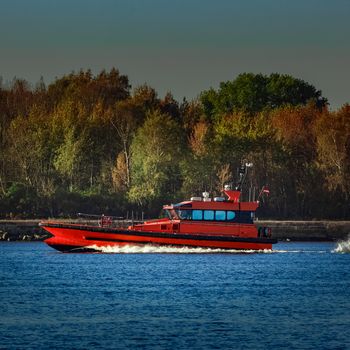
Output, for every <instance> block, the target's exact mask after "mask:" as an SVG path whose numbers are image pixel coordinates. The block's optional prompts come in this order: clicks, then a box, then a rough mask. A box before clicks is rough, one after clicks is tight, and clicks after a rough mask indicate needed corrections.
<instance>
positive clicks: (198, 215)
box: [192, 210, 203, 220]
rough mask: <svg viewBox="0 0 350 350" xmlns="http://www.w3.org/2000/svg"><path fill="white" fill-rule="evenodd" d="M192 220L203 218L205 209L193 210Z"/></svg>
mask: <svg viewBox="0 0 350 350" xmlns="http://www.w3.org/2000/svg"><path fill="white" fill-rule="evenodd" d="M192 220H203V211H202V210H193V211H192Z"/></svg>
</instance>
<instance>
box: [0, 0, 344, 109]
mask: <svg viewBox="0 0 350 350" xmlns="http://www.w3.org/2000/svg"><path fill="white" fill-rule="evenodd" d="M349 18H350V0H332V1H331V0H293V1H292V0H288V1H287V0H216V1H214V0H171V1H170V0H124V1H122V0H0V76H1V77H2V78H3V81H5V82H6V81H11V80H12V79H13V77H15V76H16V77H18V78H24V79H27V80H28V81H30V82H31V83H33V84H35V82H37V81H38V80H39V79H40V77H41V76H43V77H44V80H45V82H46V83H50V82H52V81H53V80H54V79H55V78H56V77H60V76H62V75H64V74H68V73H70V72H72V71H78V70H80V69H88V68H90V69H91V70H92V71H93V72H94V73H98V72H99V71H101V70H102V69H106V70H109V69H111V68H112V67H116V68H118V69H119V71H120V72H121V73H122V74H126V75H127V76H128V77H129V80H130V83H131V85H132V86H133V87H136V86H138V85H140V84H143V83H147V84H149V85H150V86H152V87H154V88H155V89H156V90H157V92H158V93H159V95H160V96H161V97H162V96H164V94H165V93H166V92H168V91H170V92H172V93H173V95H174V97H175V98H176V99H178V100H182V98H183V97H186V98H187V99H192V98H195V97H197V96H198V95H199V94H200V92H201V91H203V90H207V89H209V88H210V87H213V88H215V89H217V88H218V87H219V84H220V82H222V81H227V80H233V79H235V77H237V75H238V74H240V73H243V72H253V73H264V74H270V73H281V74H290V75H292V76H294V77H296V78H300V79H303V80H305V81H307V82H309V83H310V84H313V85H314V86H315V87H316V88H317V89H320V90H322V93H323V96H325V97H326V98H328V100H329V102H330V106H331V108H333V109H336V108H339V107H340V106H341V105H342V104H344V103H347V102H350V20H349Z"/></svg>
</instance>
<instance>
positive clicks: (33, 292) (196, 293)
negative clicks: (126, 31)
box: [0, 242, 350, 349]
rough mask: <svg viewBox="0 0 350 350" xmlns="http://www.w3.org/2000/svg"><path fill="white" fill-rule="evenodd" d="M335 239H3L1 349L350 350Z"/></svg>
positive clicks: (347, 265)
mask: <svg viewBox="0 0 350 350" xmlns="http://www.w3.org/2000/svg"><path fill="white" fill-rule="evenodd" d="M334 248H335V244H334V243H292V242H290V243H279V244H278V245H276V246H275V249H276V250H277V252H274V253H269V252H266V253H259V254H257V253H251V254H233V253H229V254H224V253H216V254H208V253H206V252H205V251H203V252H201V253H199V254H186V253H184V251H182V252H181V253H179V252H177V251H176V250H175V251H173V252H172V253H170V254H169V253H167V254H165V253H161V251H157V250H156V249H155V250H153V253H148V254H144V253H143V254H135V253H129V254H62V253H59V252H55V251H54V250H52V249H51V248H49V247H47V246H46V245H45V244H44V243H34V242H32V243H30V242H28V243H15V242H9V243H0V268H1V270H0V348H1V349H49V348H52V349H53V348H54V349H104V348H105V349H123V348H132V349H134V348H135V349H275V348H285V349H350V333H349V329H350V254H339V253H332V250H333V249H334ZM131 251H132V250H131ZM176 253H179V254H176Z"/></svg>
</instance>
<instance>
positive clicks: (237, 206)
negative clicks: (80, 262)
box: [40, 166, 277, 252]
mask: <svg viewBox="0 0 350 350" xmlns="http://www.w3.org/2000/svg"><path fill="white" fill-rule="evenodd" d="M245 175H246V166H243V167H242V168H241V170H240V183H239V184H238V185H237V186H236V188H235V189H234V190H232V189H231V187H230V186H225V190H224V191H223V192H224V194H225V197H214V198H210V197H209V193H207V192H204V193H203V197H192V198H191V200H189V201H184V202H181V203H178V204H172V205H165V206H164V207H163V209H164V211H165V213H166V214H167V216H168V217H167V218H163V219H154V220H147V221H145V222H143V223H141V224H133V225H131V226H129V227H127V228H120V227H119V228H118V227H114V226H113V221H112V219H111V218H110V217H105V216H103V217H102V220H100V221H99V225H98V226H94V225H86V224H84V225H82V224H70V223H62V222H50V221H49V222H42V223H40V226H41V227H42V228H44V229H45V230H46V231H48V232H49V233H51V235H52V237H50V238H48V239H46V240H45V242H46V243H47V244H48V245H49V246H51V247H52V248H55V249H57V250H59V251H62V252H80V251H94V250H98V248H100V247H106V246H107V247H111V246H112V247H113V246H125V245H138V246H139V245H145V244H149V245H157V246H177V247H201V248H214V249H237V250H263V249H271V248H272V244H274V243H277V241H276V240H275V239H273V238H271V230H270V228H267V227H259V228H257V227H256V226H255V224H254V222H253V219H254V214H255V210H256V209H257V207H258V205H259V201H258V200H257V201H252V202H241V201H240V195H241V187H242V183H243V180H244V178H245ZM265 191H266V190H265ZM262 192H264V191H262ZM96 248H97V249H96Z"/></svg>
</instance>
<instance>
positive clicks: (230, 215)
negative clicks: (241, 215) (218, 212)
mask: <svg viewBox="0 0 350 350" xmlns="http://www.w3.org/2000/svg"><path fill="white" fill-rule="evenodd" d="M235 217H236V213H235V212H234V211H228V212H227V219H226V220H227V221H233V220H234V219H235Z"/></svg>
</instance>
